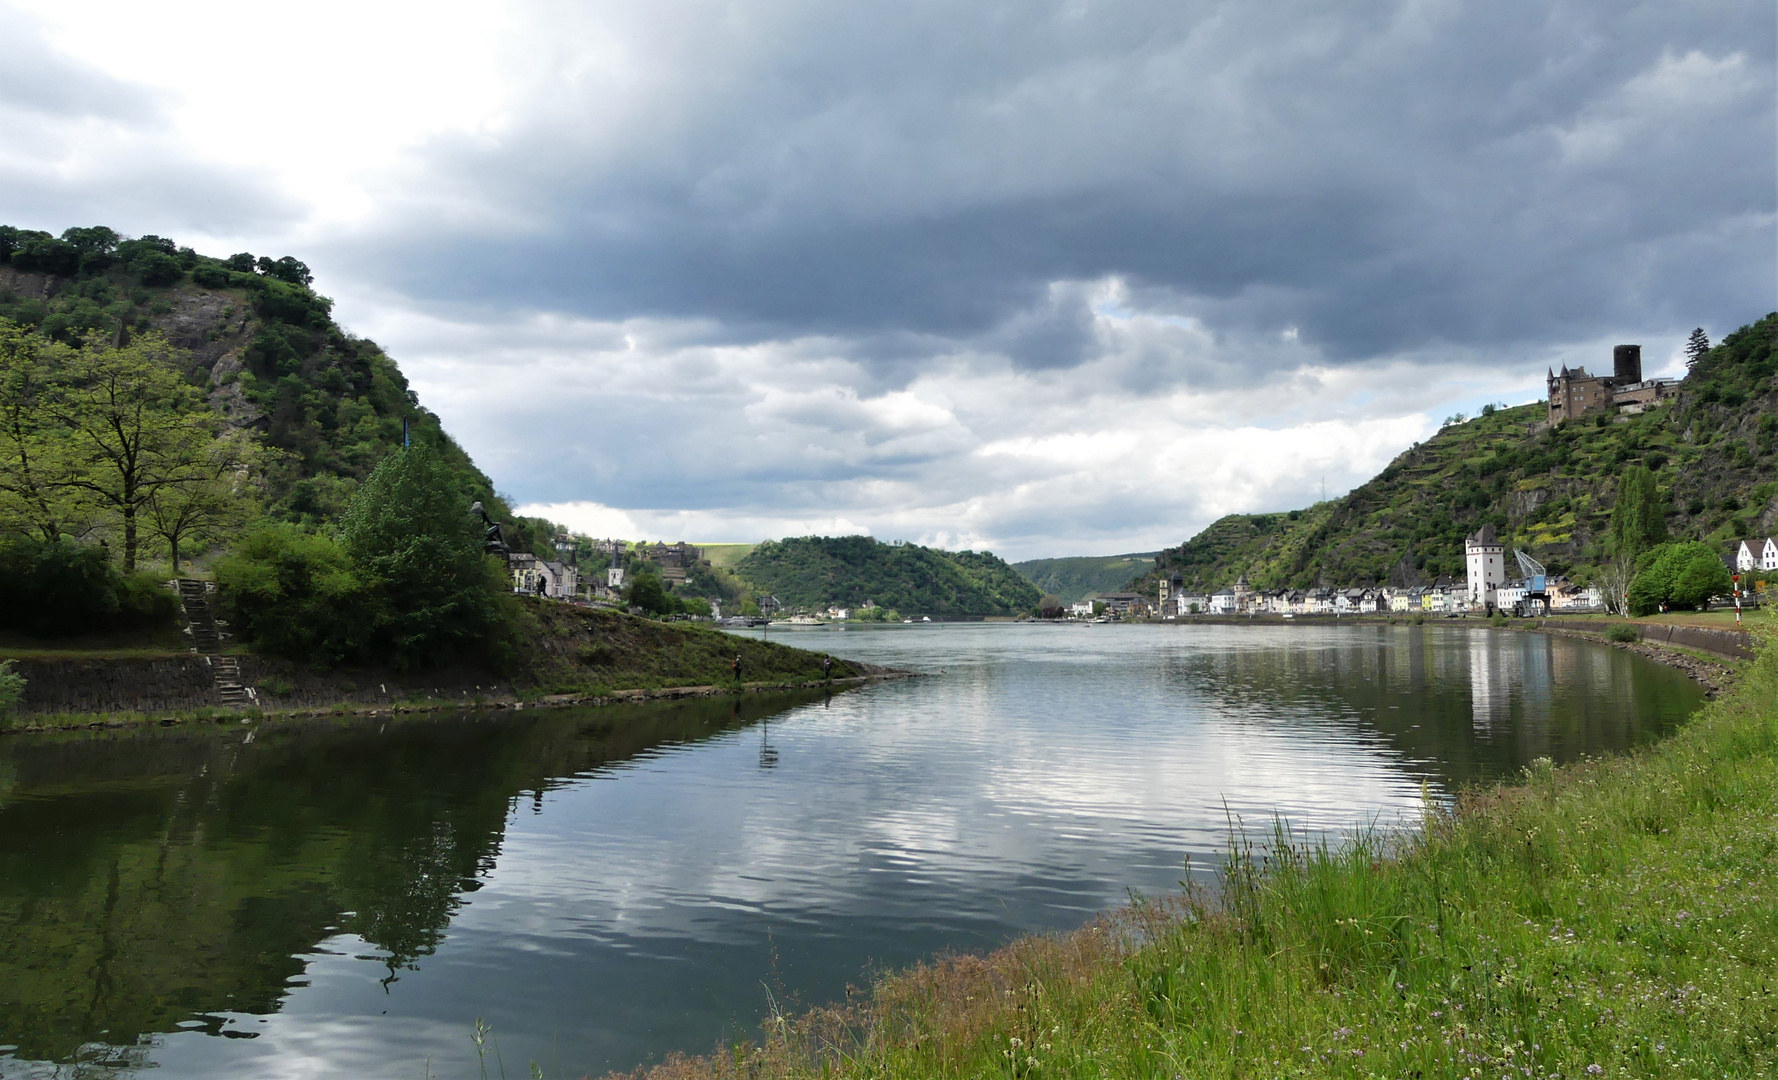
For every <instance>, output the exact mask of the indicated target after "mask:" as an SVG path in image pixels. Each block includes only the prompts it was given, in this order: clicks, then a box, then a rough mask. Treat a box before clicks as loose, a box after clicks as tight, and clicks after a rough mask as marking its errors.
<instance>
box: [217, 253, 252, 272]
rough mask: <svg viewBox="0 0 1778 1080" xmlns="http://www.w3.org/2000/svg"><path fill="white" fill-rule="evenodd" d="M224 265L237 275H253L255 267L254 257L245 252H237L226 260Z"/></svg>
mask: <svg viewBox="0 0 1778 1080" xmlns="http://www.w3.org/2000/svg"><path fill="white" fill-rule="evenodd" d="M223 265H225V266H227V267H228V268H229V269H230V270H233V271H234V272H235V273H237V274H251V273H252V272H253V265H254V264H253V256H252V255H251V254H250V253H248V252H245V251H237V252H235V253H234V254H233V255H230V256H229V257H228V258H227V259H226V260H224V262H223Z"/></svg>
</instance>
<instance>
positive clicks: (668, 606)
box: [624, 570, 679, 615]
mask: <svg viewBox="0 0 1778 1080" xmlns="http://www.w3.org/2000/svg"><path fill="white" fill-rule="evenodd" d="M624 602H625V603H626V604H629V605H630V606H631V607H634V608H641V609H642V610H643V611H646V612H648V613H649V614H650V615H670V614H672V613H673V612H675V611H677V610H678V609H679V605H678V604H676V603H674V602H673V596H672V594H670V593H668V592H667V589H666V586H665V585H663V584H661V577H660V575H659V574H657V573H655V572H654V571H652V570H641V571H638V572H637V573H636V575H635V576H634V577H632V578H630V584H629V586H628V587H627V588H625V589H624Z"/></svg>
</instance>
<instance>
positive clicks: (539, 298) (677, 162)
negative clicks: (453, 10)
mask: <svg viewBox="0 0 1778 1080" xmlns="http://www.w3.org/2000/svg"><path fill="white" fill-rule="evenodd" d="M827 8H836V9H838V10H828V9H827ZM655 11H656V15H655V16H653V17H652V18H644V17H641V16H634V17H633V18H634V21H630V22H622V23H619V24H616V25H606V24H600V25H599V26H598V27H597V29H600V30H601V31H603V32H606V33H609V34H613V35H615V36H617V37H618V38H619V39H621V40H623V41H625V42H626V43H628V46H629V47H630V49H631V50H632V52H633V53H635V54H636V55H635V56H634V57H633V59H634V62H635V63H637V64H642V65H648V66H649V70H650V74H649V75H648V77H647V78H644V79H640V80H637V79H631V80H628V81H624V82H622V84H621V87H620V86H619V85H618V83H616V82H601V81H600V80H599V79H598V78H597V77H596V76H597V70H596V67H597V65H596V62H594V61H586V62H584V63H583V64H582V67H584V66H585V64H592V65H593V67H594V68H595V70H594V75H593V76H586V75H585V74H584V72H583V73H582V75H580V76H578V77H577V78H574V79H570V78H568V77H567V76H566V75H563V76H560V77H556V78H549V79H545V80H544V81H543V84H542V87H541V89H539V90H538V104H537V107H536V108H535V109H534V110H532V111H531V112H529V113H527V114H526V118H525V119H522V120H520V121H519V122H518V123H517V124H516V125H515V126H514V127H513V128H512V129H511V130H510V131H509V132H508V133H507V134H506V135H504V136H502V137H501V138H500V139H498V140H495V141H492V142H490V140H487V139H478V140H477V141H475V142H474V143H473V144H472V143H469V142H464V143H459V144H455V145H440V146H437V147H435V148H434V150H433V157H432V159H431V166H432V167H431V168H430V169H429V170H428V171H429V172H431V173H433V174H436V175H440V176H448V177H450V178H451V179H450V181H449V185H448V187H444V188H440V189H438V190H436V191H435V192H434V193H433V197H435V198H436V199H437V200H439V201H441V202H442V201H449V202H450V203H452V204H453V205H455V206H458V207H462V206H474V207H480V208H481V210H482V211H483V213H484V215H485V216H483V217H482V218H481V219H480V221H481V222H483V223H479V224H478V223H477V222H476V220H475V217H474V215H467V216H466V215H464V214H461V213H458V214H456V215H454V216H453V220H455V221H458V222H463V221H465V220H468V221H469V222H470V223H469V224H459V225H456V226H452V227H439V226H437V225H436V224H435V223H432V222H428V223H427V224H425V225H420V224H419V223H417V222H416V221H415V220H412V219H409V220H403V221H399V222H397V223H396V224H395V225H394V227H393V228H392V229H391V230H390V231H389V232H388V233H386V234H384V235H379V236H376V237H375V238H374V239H370V240H367V242H366V243H365V244H364V245H363V246H360V247H357V248H356V250H355V252H354V254H355V255H357V256H360V257H366V258H369V259H370V260H371V262H372V263H373V264H375V265H376V266H377V268H376V269H375V270H374V271H373V272H374V273H375V274H376V275H377V276H379V277H381V278H385V279H389V280H394V281H398V282H400V283H401V285H402V286H404V287H405V288H407V289H408V290H411V291H412V292H413V293H414V294H415V295H416V296H417V297H419V298H422V299H431V300H437V301H458V300H468V299H473V300H475V301H477V302H483V303H486V302H489V301H490V300H492V301H493V302H494V303H499V302H500V299H501V298H504V299H505V301H506V302H508V303H512V304H519V305H528V306H538V307H546V308H556V309H562V310H570V311H574V312H578V313H582V314H585V315H589V316H594V317H600V318H621V317H629V316H634V315H638V314H646V315H654V316H669V317H705V318H710V319H714V320H718V321H719V322H720V323H721V324H722V325H723V326H724V327H726V328H727V329H728V332H730V333H733V334H735V335H737V336H740V337H747V336H756V337H761V338H764V337H779V338H783V337H793V336H799V335H807V334H827V335H836V336H842V337H844V336H873V335H874V336H878V337H881V336H883V335H893V334H897V333H902V334H914V335H936V336H938V337H941V338H945V339H950V340H955V341H972V340H975V341H980V342H981V343H983V344H984V345H987V346H990V347H1003V348H1004V349H1005V350H1006V352H1007V355H1009V356H1010V358H1011V359H1012V360H1013V361H1014V362H1015V363H1016V364H1019V365H1024V366H1030V367H1034V368H1052V367H1056V366H1058V365H1066V364H1067V363H1069V362H1071V359H1072V360H1079V359H1084V358H1086V357H1087V356H1089V355H1090V354H1091V353H1092V350H1093V349H1094V348H1095V345H1094V342H1093V341H1092V339H1091V335H1090V334H1087V333H1085V332H1084V329H1083V323H1082V321H1081V319H1080V318H1079V317H1077V313H1070V312H1069V311H1067V310H1063V309H1060V308H1058V307H1057V306H1056V305H1057V303H1058V301H1057V300H1056V298H1055V297H1054V296H1052V295H1051V292H1050V286H1051V284H1052V283H1055V282H1058V281H1082V280H1092V279H1097V278H1102V277H1106V276H1120V277H1122V278H1124V279H1125V280H1127V282H1128V283H1129V286H1130V288H1131V296H1132V297H1135V298H1138V299H1140V300H1141V302H1143V303H1145V304H1152V305H1154V310H1159V311H1177V312H1187V313H1190V314H1193V315H1196V316H1198V317H1200V318H1202V319H1204V320H1205V322H1206V324H1207V325H1208V326H1209V327H1210V328H1211V329H1212V330H1213V331H1214V332H1216V333H1218V334H1225V333H1226V334H1241V333H1251V334H1264V333H1274V332H1277V331H1280V330H1282V329H1284V328H1286V327H1295V328H1297V329H1298V330H1299V331H1300V333H1301V336H1302V340H1303V341H1304V342H1306V343H1311V344H1312V345H1313V346H1314V347H1316V348H1317V349H1318V350H1320V352H1321V353H1322V355H1323V356H1324V357H1326V358H1328V359H1332V360H1336V361H1341V360H1351V359H1364V358H1368V357H1374V356H1378V355H1383V354H1389V353H1394V352H1401V351H1407V350H1416V349H1426V348H1429V347H1436V346H1438V345H1439V344H1441V343H1455V344H1459V345H1464V346H1487V345H1511V344H1525V343H1531V344H1537V343H1546V342H1549V341H1552V340H1575V339H1578V338H1585V337H1589V336H1591V335H1593V334H1596V333H1605V334H1609V333H1611V332H1613V330H1614V329H1615V328H1647V327H1651V326H1655V325H1662V326H1664V325H1667V324H1669V323H1672V324H1677V323H1678V322H1685V323H1688V324H1689V323H1692V322H1706V323H1712V324H1714V325H1716V326H1718V327H1727V326H1732V325H1736V324H1738V323H1739V322H1741V321H1745V320H1746V319H1748V318H1750V317H1754V316H1757V315H1758V314H1761V313H1763V311H1764V310H1766V308H1767V307H1768V306H1769V305H1770V304H1771V301H1772V293H1773V290H1774V258H1773V245H1772V242H1771V229H1772V221H1771V214H1772V212H1773V202H1774V191H1773V189H1774V168H1775V167H1774V157H1775V153H1778V150H1775V147H1774V136H1773V123H1772V110H1773V56H1772V54H1773V39H1774V25H1773V23H1774V12H1773V9H1772V7H1771V5H1770V4H1769V3H1766V2H1763V0H1759V2H1725V3H1694V4H1685V3H1663V4H1646V5H1637V6H1625V5H1602V4H1597V3H1592V2H1585V3H1581V2H1564V3H1500V4H1456V3H1436V2H1405V3H1395V4H1388V5H1356V4H1355V5H1348V6H1347V7H1345V8H1342V9H1337V10H1336V9H1330V8H1328V7H1326V6H1325V5H1319V4H1309V3H1300V4H1268V5H1256V4H1250V3H1227V4H1217V3H1195V4H1194V3H1156V4H1146V3H1128V2H1126V3H1080V4H1056V5H1049V6H1035V5H1033V6H1022V7H1018V8H1016V9H1014V8H1008V7H1005V6H1000V5H974V6H959V5H954V4H946V5H936V4H934V5H919V4H915V5H896V6H893V7H885V8H880V9H869V10H866V9H865V7H864V6H860V5H827V6H807V7H805V6H802V5H797V4H782V5H771V4H762V5H752V6H750V7H749V8H748V9H746V10H745V11H740V12H738V13H734V14H726V15H725V14H724V13H725V12H730V11H731V9H728V8H705V7H702V6H700V5H697V4H686V5H679V6H676V7H671V8H658V9H655ZM562 18H563V19H564V20H569V17H568V16H567V15H564V16H562ZM593 29H594V27H592V26H591V25H587V24H580V23H576V22H573V21H572V20H569V21H566V22H564V23H563V24H562V27H561V30H562V34H563V36H564V38H566V39H570V40H571V39H573V38H574V37H575V35H577V34H590V33H591V32H592V30H593ZM564 50H565V51H564V53H563V54H562V55H559V56H557V57H555V60H554V62H555V63H556V64H557V65H558V66H559V67H560V69H561V70H562V71H564V72H565V71H568V70H569V69H571V68H573V69H575V70H581V69H580V68H576V67H575V63H581V62H579V61H576V62H574V63H571V62H570V54H571V53H572V46H564ZM546 66H547V65H546ZM434 220H435V221H436V219H434ZM492 221H500V222H503V223H504V224H502V225H500V226H498V227H495V226H492V225H489V224H485V223H486V222H492ZM527 223H538V224H535V225H532V224H527Z"/></svg>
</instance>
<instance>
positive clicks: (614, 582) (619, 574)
mask: <svg viewBox="0 0 1778 1080" xmlns="http://www.w3.org/2000/svg"><path fill="white" fill-rule="evenodd" d="M605 587H606V588H607V589H610V590H611V591H613V592H616V591H618V590H619V589H622V588H623V587H624V568H623V567H621V566H613V567H611V568H610V569H609V570H606V571H605Z"/></svg>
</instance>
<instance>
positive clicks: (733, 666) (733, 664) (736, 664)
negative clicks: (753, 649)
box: [728, 653, 741, 683]
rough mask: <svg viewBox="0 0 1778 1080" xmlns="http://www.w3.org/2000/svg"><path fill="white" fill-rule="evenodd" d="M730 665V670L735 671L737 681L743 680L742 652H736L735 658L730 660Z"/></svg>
mask: <svg viewBox="0 0 1778 1080" xmlns="http://www.w3.org/2000/svg"><path fill="white" fill-rule="evenodd" d="M728 666H729V670H730V671H732V672H734V673H735V682H736V683H739V682H740V681H741V654H740V653H736V654H735V658H734V659H733V660H731V661H729V665H728Z"/></svg>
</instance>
